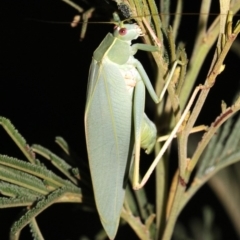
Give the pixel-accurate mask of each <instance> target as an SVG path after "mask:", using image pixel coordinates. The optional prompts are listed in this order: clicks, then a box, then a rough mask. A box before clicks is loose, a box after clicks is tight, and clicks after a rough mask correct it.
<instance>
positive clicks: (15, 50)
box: [0, 0, 239, 240]
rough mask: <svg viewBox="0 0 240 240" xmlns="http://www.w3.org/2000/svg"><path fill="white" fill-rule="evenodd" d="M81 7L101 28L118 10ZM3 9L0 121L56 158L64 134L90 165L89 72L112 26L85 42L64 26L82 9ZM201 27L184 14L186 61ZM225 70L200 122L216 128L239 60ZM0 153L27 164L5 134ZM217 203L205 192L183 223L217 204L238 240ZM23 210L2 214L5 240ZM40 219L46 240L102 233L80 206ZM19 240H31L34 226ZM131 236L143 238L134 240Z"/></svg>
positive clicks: (92, 30) (41, 5) (100, 4)
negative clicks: (86, 123)
mask: <svg viewBox="0 0 240 240" xmlns="http://www.w3.org/2000/svg"><path fill="white" fill-rule="evenodd" d="M185 2H186V3H185V8H184V11H185V12H198V10H199V2H200V1H190V0H187V1H185ZM193 2H194V3H193ZM79 4H81V6H83V7H84V8H85V9H88V8H89V7H91V6H93V5H94V6H96V7H97V11H96V13H95V14H94V16H93V19H92V21H98V22H99V21H109V18H110V17H111V12H112V10H113V9H114V4H108V3H107V2H106V1H103V0H102V1H101V0H98V1H95V2H94V1H92V3H91V4H88V3H86V2H82V3H81V2H79ZM1 5H2V6H1V7H0V16H1V21H0V24H1V25H0V27H1V28H0V39H1V40H0V42H1V44H0V115H1V116H4V117H7V118H9V119H10V120H11V122H12V123H13V124H14V125H15V127H16V128H17V129H18V130H19V132H20V133H21V134H22V135H23V136H24V138H25V139H26V140H27V141H28V143H29V144H33V143H39V144H42V145H43V146H45V147H47V148H49V149H51V150H52V151H54V152H56V153H58V151H59V148H58V147H56V144H55V143H54V138H55V136H63V137H64V138H65V139H66V140H67V142H68V143H69V145H70V146H71V147H72V149H74V151H76V152H77V154H78V155H79V156H80V161H86V162H87V154H86V146H85V135H84V122H83V115H84V107H85V99H86V86H87V77H88V70H89V66H90V62H91V58H92V53H93V51H94V50H95V49H96V47H97V46H98V45H99V43H100V41H101V40H102V39H103V38H104V36H105V35H106V34H107V32H109V31H111V29H112V25H107V24H90V25H89V27H88V30H87V34H86V38H85V39H84V40H83V41H82V42H79V32H80V27H78V28H74V29H72V28H70V26H69V24H61V23H62V22H69V21H71V20H72V18H73V16H74V15H75V14H76V11H75V10H74V9H72V8H71V7H69V6H68V5H66V4H65V3H63V2H61V1H60V0H59V1H46V0H42V1H38V0H32V1H27V0H25V1H23V0H19V1H2V4H1ZM212 12H218V6H213V8H212ZM38 20H43V21H55V22H60V23H50V22H41V21H38ZM196 26H197V16H194V15H192V16H184V18H183V23H182V25H181V31H180V36H179V40H182V41H183V42H185V44H186V50H187V53H188V55H190V53H191V48H192V44H193V41H194V36H195V32H196ZM212 54H213V51H212V52H211V53H210V55H211V56H212ZM211 56H210V57H209V60H206V62H205V65H206V66H207V67H206V68H205V69H203V71H202V72H201V75H200V77H199V82H203V81H204V79H205V76H206V74H207V71H208V66H209V63H210V60H211ZM139 58H140V60H141V61H142V63H143V65H144V66H145V67H146V69H147V70H148V73H149V75H151V73H150V72H149V70H151V68H150V66H149V64H148V61H146V60H145V59H147V58H146V56H145V55H139ZM225 64H226V65H227V67H226V71H224V73H223V74H222V75H221V76H219V77H218V80H217V82H216V84H215V86H214V88H213V90H212V92H211V94H210V97H209V98H208V100H207V101H206V103H205V108H204V109H203V112H202V115H201V116H200V117H199V120H198V122H199V123H201V124H210V123H211V122H212V121H213V120H214V119H215V117H216V116H217V115H218V114H219V113H220V103H221V100H222V99H224V100H225V101H226V102H227V103H228V104H230V103H231V101H232V97H233V96H234V94H235V91H236V88H238V87H239V84H238V81H236V77H235V76H236V75H237V74H238V70H239V69H238V68H239V59H238V58H237V57H236V56H235V55H234V54H233V53H231V54H230V55H229V56H228V57H227V59H226V61H225ZM206 106H207V107H206ZM147 111H148V110H147ZM0 153H1V154H8V155H10V156H14V157H19V158H21V159H23V156H22V155H21V153H20V151H19V150H18V149H17V147H16V146H15V145H14V143H13V142H12V141H11V140H10V138H9V137H8V136H7V134H6V133H5V132H4V131H3V129H2V128H0ZM148 188H149V193H150V197H149V198H150V201H152V202H154V197H153V196H151V186H148ZM152 189H153V190H154V188H153V187H152ZM216 202H217V199H216V197H215V196H214V194H213V193H212V192H211V190H210V189H209V188H208V187H207V186H206V187H204V188H203V189H201V190H200V191H199V193H197V195H196V196H195V197H194V198H193V200H192V201H191V202H190V204H189V205H188V206H187V207H186V209H185V210H184V211H183V213H182V214H181V216H180V221H181V222H182V223H183V224H184V225H185V226H186V227H188V226H189V225H188V224H189V222H190V220H191V219H192V217H196V216H199V217H201V214H202V206H205V205H211V206H212V207H214V212H215V215H216V224H217V225H218V226H219V227H220V228H221V232H222V239H237V238H236V236H235V233H234V229H233V228H232V226H231V223H230V221H229V219H228V217H227V215H226V214H225V212H224V210H223V208H222V207H221V205H220V204H216ZM199 204H200V207H199ZM196 206H198V207H197V208H196ZM19 212H20V209H3V210H0V223H1V227H0V239H1V240H2V239H8V237H7V236H8V232H9V229H10V226H11V224H12V222H13V221H14V219H15V218H16V217H17V214H18V213H19ZM37 220H38V222H39V225H40V228H41V230H42V232H43V235H44V237H45V239H59V240H63V239H79V236H83V235H87V236H88V237H90V239H93V236H94V234H95V233H96V232H97V231H98V230H99V229H100V223H99V221H98V216H97V215H96V214H95V213H89V212H84V211H81V209H80V208H79V206H78V205H77V204H76V205H74V204H58V205H54V206H52V207H50V208H49V209H47V210H46V211H45V212H43V213H42V214H41V215H40V216H39V217H38V218H37ZM125 231H128V234H132V231H131V230H129V229H128V227H125V228H123V229H121V230H120V233H119V235H118V237H117V239H122V238H123V236H124V234H125ZM130 236H131V237H130ZM21 237H22V238H21V239H30V234H29V229H28V227H26V228H25V229H24V231H23V233H22V235H21ZM128 237H129V239H137V238H136V236H135V235H134V234H132V235H128Z"/></svg>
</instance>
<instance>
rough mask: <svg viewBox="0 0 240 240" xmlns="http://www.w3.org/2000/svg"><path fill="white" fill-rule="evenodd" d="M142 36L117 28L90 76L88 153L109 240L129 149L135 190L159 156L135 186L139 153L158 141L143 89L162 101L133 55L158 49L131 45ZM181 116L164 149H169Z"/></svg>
mask: <svg viewBox="0 0 240 240" xmlns="http://www.w3.org/2000/svg"><path fill="white" fill-rule="evenodd" d="M141 35H142V31H141V29H140V27H139V26H138V25H136V24H122V23H121V24H120V25H119V26H117V27H116V28H115V30H114V33H113V35H112V34H110V33H108V34H107V36H106V37H105V38H104V39H103V41H102V42H101V44H100V45H99V47H98V48H97V49H96V50H95V52H94V54H93V59H92V63H91V66H90V72H89V80H88V89H87V103H86V109H85V132H86V141H87V150H88V157H89V164H90V171H91V177H92V183H93V189H94V195H95V201H96V206H97V210H98V213H99V216H100V219H101V222H102V225H103V227H104V229H105V231H106V232H107V234H108V236H109V237H110V239H113V238H114V237H115V235H116V231H117V228H118V224H119V218H120V213H121V210H122V206H123V201H124V194H125V189H124V188H125V186H124V184H125V177H126V176H127V175H128V167H129V163H130V161H131V158H132V155H133V148H134V149H135V150H134V165H133V167H134V176H133V188H134V189H139V188H140V187H141V186H142V185H143V184H144V183H145V182H146V179H147V178H148V177H149V175H150V174H151V172H152V171H153V169H154V168H155V166H156V164H157V162H158V161H159V159H160V157H161V156H160V155H158V156H157V158H156V159H155V160H154V162H153V164H152V165H151V167H150V168H151V169H150V171H148V172H147V174H146V175H147V176H146V177H145V178H144V179H143V180H144V182H142V183H140V184H139V173H138V172H139V158H140V148H143V149H145V150H146V153H150V152H151V150H152V149H153V147H154V145H155V142H156V127H155V125H154V124H153V123H152V122H151V121H150V120H149V119H148V117H147V116H146V115H145V113H144V105H145V87H146V88H147V90H148V92H149V94H150V96H151V97H152V99H153V101H154V102H155V103H159V102H160V100H161V98H162V96H163V94H161V96H160V98H159V97H158V96H157V95H156V93H155V91H154V89H153V87H152V84H151V82H150V80H149V78H148V76H147V74H146V72H145V70H144V68H143V66H142V64H141V63H140V62H139V61H138V60H137V59H135V58H134V56H133V55H134V54H135V53H136V52H137V50H143V51H157V49H158V48H157V47H155V46H152V45H147V44H138V43H137V44H133V45H131V41H132V40H134V39H136V38H138V37H139V36H141ZM176 65H177V62H176V63H175V66H176ZM172 73H173V71H172V72H171V73H170V75H171V74H172ZM170 79H171V77H169V80H170ZM169 80H168V81H167V83H166V85H167V84H168V82H169ZM165 90H166V88H165ZM165 90H164V91H165ZM188 109H189V108H187V109H186V110H185V112H184V114H183V115H184V116H186V113H187V112H188ZM184 116H183V117H182V120H181V121H179V123H178V124H177V126H176V127H175V128H174V130H173V131H172V133H171V135H170V138H169V139H168V140H167V141H166V143H165V144H164V146H165V145H167V146H168V145H169V143H170V141H171V140H172V138H173V137H174V136H175V134H176V132H177V130H178V129H179V127H180V125H181V124H182V122H183V120H184ZM133 146H134V147H133ZM167 146H165V147H163V149H162V150H161V153H160V154H161V155H162V154H163V152H165V150H166V148H167Z"/></svg>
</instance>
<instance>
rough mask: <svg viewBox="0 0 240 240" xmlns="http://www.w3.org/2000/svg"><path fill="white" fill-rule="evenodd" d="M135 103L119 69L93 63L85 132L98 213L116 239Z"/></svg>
mask: <svg viewBox="0 0 240 240" xmlns="http://www.w3.org/2000/svg"><path fill="white" fill-rule="evenodd" d="M131 119H132V99H131V96H130V95H129V93H128V92H127V89H126V86H125V82H124V79H123V77H122V75H121V73H120V71H119V68H118V65H116V64H114V63H112V62H110V61H105V60H104V61H103V62H102V63H98V62H97V61H96V60H94V59H93V60H92V64H91V67H90V73H89V80H88V91H87V105H86V109H85V131H86V140H87V150H88V157H89V164H90V170H91V176H92V182H93V189H94V194H95V201H96V205H97V209H98V212H99V215H100V218H101V222H102V224H103V226H104V229H105V231H106V232H107V234H108V236H109V237H110V238H111V239H113V238H114V237H115V235H116V231H117V228H118V224H119V218H120V214H121V210H122V206H123V201H124V194H125V189H124V177H125V172H126V165H127V161H128V155H129V151H131V150H130V149H129V148H130V138H131V124H132V122H131V121H132V120H131Z"/></svg>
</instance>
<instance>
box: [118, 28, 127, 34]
mask: <svg viewBox="0 0 240 240" xmlns="http://www.w3.org/2000/svg"><path fill="white" fill-rule="evenodd" d="M118 32H119V34H120V35H125V34H126V33H127V29H126V28H121V29H120V30H119V31H118Z"/></svg>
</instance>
